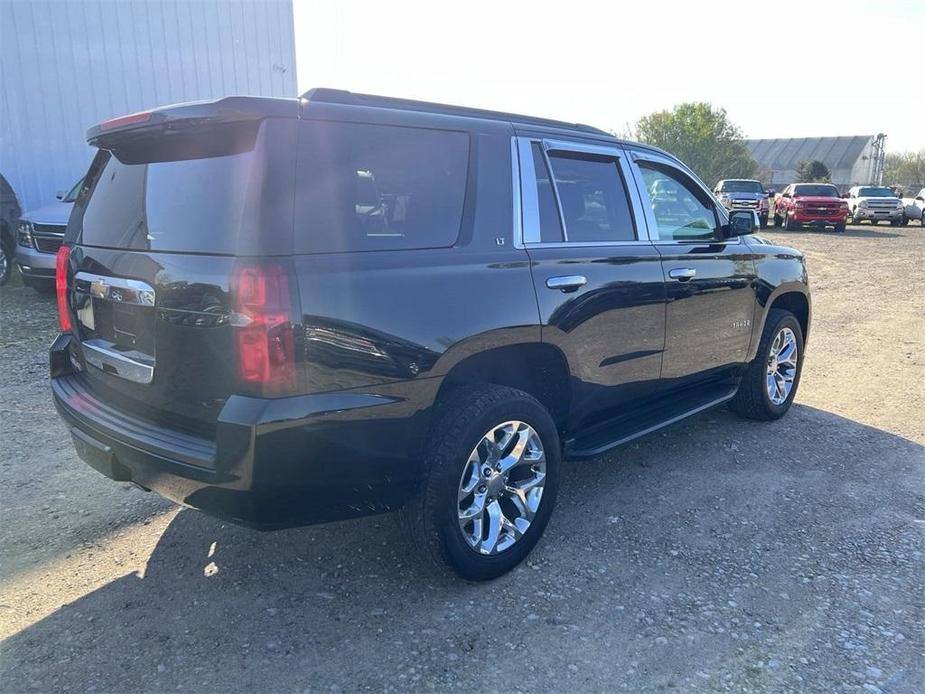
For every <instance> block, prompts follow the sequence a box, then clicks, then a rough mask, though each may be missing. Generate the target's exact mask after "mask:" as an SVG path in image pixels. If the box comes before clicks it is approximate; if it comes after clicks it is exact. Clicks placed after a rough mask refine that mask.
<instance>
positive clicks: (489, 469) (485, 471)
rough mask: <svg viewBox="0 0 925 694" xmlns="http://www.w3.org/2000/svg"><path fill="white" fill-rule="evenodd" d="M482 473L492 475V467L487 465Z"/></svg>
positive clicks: (487, 475)
mask: <svg viewBox="0 0 925 694" xmlns="http://www.w3.org/2000/svg"><path fill="white" fill-rule="evenodd" d="M482 474H483V475H485V477H491V468H490V467H488V466H487V465H486V466H485V469H483V470H482Z"/></svg>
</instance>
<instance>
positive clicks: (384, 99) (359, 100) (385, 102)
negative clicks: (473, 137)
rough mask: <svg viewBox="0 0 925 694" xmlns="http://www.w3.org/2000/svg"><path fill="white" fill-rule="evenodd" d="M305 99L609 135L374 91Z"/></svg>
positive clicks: (319, 93) (317, 92)
mask: <svg viewBox="0 0 925 694" xmlns="http://www.w3.org/2000/svg"><path fill="white" fill-rule="evenodd" d="M301 98H303V99H306V100H308V101H315V102H322V103H327V104H345V105H350V106H373V107H378V108H394V109H398V110H402V111H421V112H425V113H438V114H443V115H448V116H462V117H465V118H482V119H485V120H503V121H511V122H515V123H523V124H525V125H544V126H550V127H555V128H571V129H573V130H582V131H584V132H588V133H593V134H594V135H608V136H609V135H610V133H608V132H606V131H605V130H601V129H600V128H595V127H592V126H590V125H584V124H582V123H566V122H565V121H558V120H552V119H550V118H536V117H534V116H522V115H519V114H516V113H505V112H503V111H489V110H487V109H481V108H469V107H467V106H451V105H449V104H437V103H432V102H429V101H415V100H413V99H400V98H397V97H392V96H376V95H374V94H356V93H354V92H348V91H347V90H345V89H328V88H325V87H315V88H314V89H309V90H308V91H307V92H305V93H304V94H303V95H302V97H301Z"/></svg>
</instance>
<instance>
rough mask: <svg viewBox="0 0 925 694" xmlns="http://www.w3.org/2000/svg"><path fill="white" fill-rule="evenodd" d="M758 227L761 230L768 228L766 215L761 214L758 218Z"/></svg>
mask: <svg viewBox="0 0 925 694" xmlns="http://www.w3.org/2000/svg"><path fill="white" fill-rule="evenodd" d="M758 226H759V227H760V228H762V229H767V228H768V216H767V215H766V214H763V215H761V216H760V217H759V218H758Z"/></svg>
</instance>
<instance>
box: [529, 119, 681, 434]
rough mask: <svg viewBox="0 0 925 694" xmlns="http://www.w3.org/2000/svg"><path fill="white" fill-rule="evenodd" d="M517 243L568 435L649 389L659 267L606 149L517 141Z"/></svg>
mask: <svg viewBox="0 0 925 694" xmlns="http://www.w3.org/2000/svg"><path fill="white" fill-rule="evenodd" d="M516 147H517V154H518V159H519V166H520V187H521V192H522V200H523V205H522V217H523V218H522V240H523V245H524V247H525V248H526V250H527V253H528V254H529V256H530V261H531V267H532V274H533V282H534V286H535V289H536V295H537V300H538V303H539V309H540V320H541V324H542V326H543V327H542V330H543V333H542V335H543V341H544V342H549V343H551V344H553V345H555V346H557V347H559V348H560V349H561V350H562V351H563V353H564V354H565V355H566V357H567V359H568V362H569V364H570V366H571V369H572V379H573V381H572V382H573V389H572V391H573V392H572V398H573V402H572V408H571V410H572V418H573V422H572V424H573V426H581V425H582V424H583V423H587V422H588V421H589V420H591V419H595V418H603V417H604V416H605V414H606V413H607V412H608V411H609V410H613V409H615V408H617V407H618V406H619V405H620V404H621V403H624V402H626V401H627V400H629V399H632V398H634V397H638V396H639V395H640V394H651V392H652V389H653V387H654V386H657V381H658V379H659V371H660V368H661V361H662V349H663V347H664V336H665V287H664V281H663V278H662V271H661V265H660V258H659V255H658V252H657V251H656V250H655V248H654V246H653V245H652V244H651V243H650V242H649V240H648V238H647V235H646V226H645V223H644V220H641V219H636V218H635V216H634V212H633V209H634V207H635V208H636V209H639V204H638V194H637V193H636V191H635V188H634V187H633V185H632V178H631V174H630V171H629V167H628V162H627V160H626V154H625V152H624V151H623V150H622V149H620V148H619V147H618V146H616V145H609V144H596V143H595V144H590V143H585V142H578V141H563V140H556V139H550V138H546V137H542V136H537V137H531V136H524V137H519V138H517V141H516Z"/></svg>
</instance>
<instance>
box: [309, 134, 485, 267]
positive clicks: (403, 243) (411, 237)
mask: <svg viewBox="0 0 925 694" xmlns="http://www.w3.org/2000/svg"><path fill="white" fill-rule="evenodd" d="M468 159H469V137H468V135H466V134H465V133H460V132H451V131H445V130H424V129H419V128H403V127H394V126H387V125H366V124H358V123H330V122H324V121H313V122H307V123H304V124H302V126H301V130H300V134H299V153H298V168H297V173H296V229H295V248H296V252H299V253H331V252H340V251H371V250H389V249H403V248H436V247H444V246H451V245H453V243H454V242H455V241H456V238H457V236H458V235H459V227H460V223H461V221H462V211H463V201H464V198H465V192H466V175H467V171H468Z"/></svg>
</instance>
